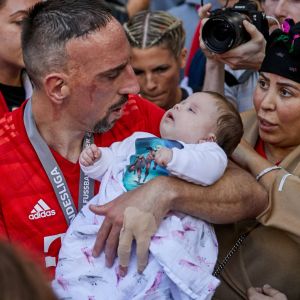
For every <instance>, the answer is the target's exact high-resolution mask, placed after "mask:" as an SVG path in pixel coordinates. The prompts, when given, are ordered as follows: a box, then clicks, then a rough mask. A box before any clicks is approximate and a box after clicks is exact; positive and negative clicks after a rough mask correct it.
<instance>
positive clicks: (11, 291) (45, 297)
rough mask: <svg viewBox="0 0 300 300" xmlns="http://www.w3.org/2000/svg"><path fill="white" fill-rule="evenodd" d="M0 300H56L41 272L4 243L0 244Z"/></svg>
mask: <svg viewBox="0 0 300 300" xmlns="http://www.w3.org/2000/svg"><path fill="white" fill-rule="evenodd" d="M0 299H1V300H56V297H55V295H54V293H53V292H52V290H51V288H50V286H49V285H48V283H47V281H46V278H45V276H44V274H43V273H42V272H41V270H40V269H39V268H38V267H37V266H36V265H35V264H34V263H33V262H32V261H30V260H29V259H26V258H25V257H24V253H22V252H21V251H19V249H18V250H17V249H15V248H13V247H12V246H11V245H10V244H8V243H5V242H4V241H1V242H0Z"/></svg>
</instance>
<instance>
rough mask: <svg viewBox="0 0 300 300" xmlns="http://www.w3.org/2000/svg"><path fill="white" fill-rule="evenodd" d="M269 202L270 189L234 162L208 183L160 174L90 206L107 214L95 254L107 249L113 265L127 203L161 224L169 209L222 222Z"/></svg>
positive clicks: (257, 211) (239, 217) (250, 214)
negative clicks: (193, 182)
mask: <svg viewBox="0 0 300 300" xmlns="http://www.w3.org/2000/svg"><path fill="white" fill-rule="evenodd" d="M267 204H268V200H267V193H266V191H265V190H264V189H263V187H262V186H260V185H259V184H258V183H257V182H256V181H255V179H254V178H253V176H252V175H250V174H249V173H247V172H246V171H244V170H243V169H241V168H240V167H238V166H237V165H235V164H234V163H232V162H230V163H229V165H228V168H227V170H226V172H225V174H224V176H223V177H222V178H221V179H220V180H219V181H218V182H217V183H216V184H214V185H212V186H208V187H201V186H198V185H194V184H191V183H187V182H185V181H182V180H180V179H177V178H173V177H157V178H155V179H153V180H151V181H149V182H147V183H146V184H144V185H143V186H141V187H140V188H138V189H135V190H133V191H130V192H127V193H124V194H123V195H121V196H120V197H118V198H117V199H115V200H114V201H112V202H110V203H108V204H106V205H103V206H92V207H91V209H92V211H93V212H95V213H96V214H99V215H105V220H104V222H103V224H102V226H101V228H100V230H99V232H98V237H97V240H96V243H95V246H94V251H93V254H94V255H95V256H97V255H99V253H100V252H101V251H102V250H104V249H105V255H106V264H107V266H112V264H113V261H114V258H115V256H116V250H117V247H118V239H119V234H120V230H121V228H122V226H123V214H124V211H125V209H126V208H127V207H136V208H137V209H139V210H140V211H143V212H146V213H151V214H153V216H154V217H155V220H156V225H157V227H158V226H159V224H160V222H161V220H162V218H163V217H165V215H166V214H167V213H168V212H169V211H170V210H176V211H180V212H183V213H186V214H190V215H192V216H195V217H198V218H201V219H203V220H206V221H209V222H212V223H215V224H222V223H231V222H235V221H239V220H243V219H246V218H254V217H256V216H257V215H258V214H260V213H261V212H262V211H263V210H264V209H265V208H266V207H267ZM136 226H139V224H136Z"/></svg>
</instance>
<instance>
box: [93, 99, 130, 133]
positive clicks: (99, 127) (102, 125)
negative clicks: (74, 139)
mask: <svg viewBox="0 0 300 300" xmlns="http://www.w3.org/2000/svg"><path fill="white" fill-rule="evenodd" d="M127 100H128V95H124V96H122V97H121V99H120V101H119V102H117V103H116V104H114V105H112V106H111V107H110V108H109V109H108V112H107V114H106V116H105V117H104V118H103V119H102V120H100V121H99V122H98V123H97V124H96V125H95V127H94V130H93V132H94V133H104V132H107V131H108V130H110V129H112V128H113V126H114V125H115V123H116V121H117V120H114V121H112V122H109V116H110V114H111V113H112V112H113V111H114V110H115V109H117V108H119V107H121V106H122V105H123V104H124V103H126V102H127Z"/></svg>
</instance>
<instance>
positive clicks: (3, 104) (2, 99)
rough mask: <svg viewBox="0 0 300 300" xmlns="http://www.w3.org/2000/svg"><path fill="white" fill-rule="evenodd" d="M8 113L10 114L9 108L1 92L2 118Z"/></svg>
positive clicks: (0, 107)
mask: <svg viewBox="0 0 300 300" xmlns="http://www.w3.org/2000/svg"><path fill="white" fill-rule="evenodd" d="M6 112H8V107H7V104H6V101H5V99H4V96H3V94H2V93H1V91H0V117H2V116H3V115H4V114H5V113H6Z"/></svg>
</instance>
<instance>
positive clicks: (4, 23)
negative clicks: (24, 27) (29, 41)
mask: <svg viewBox="0 0 300 300" xmlns="http://www.w3.org/2000/svg"><path fill="white" fill-rule="evenodd" d="M4 2H5V3H4V6H3V7H1V8H0V36H1V43H0V70H1V71H7V72H9V71H13V70H14V69H15V68H17V69H20V68H23V67H24V63H23V58H22V51H21V36H20V35H21V21H22V20H23V18H24V17H25V16H26V14H27V13H26V10H27V9H28V8H30V7H31V6H33V5H34V4H35V3H37V2H39V1H38V0H6V1H4Z"/></svg>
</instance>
